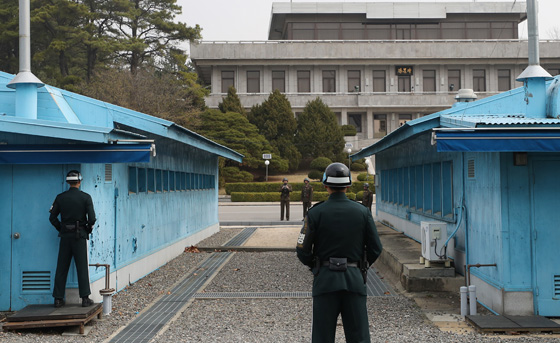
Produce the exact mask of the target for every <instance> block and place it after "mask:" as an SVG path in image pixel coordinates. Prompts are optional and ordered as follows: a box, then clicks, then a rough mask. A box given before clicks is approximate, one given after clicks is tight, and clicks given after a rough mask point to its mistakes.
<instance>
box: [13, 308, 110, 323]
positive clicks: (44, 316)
mask: <svg viewBox="0 0 560 343" xmlns="http://www.w3.org/2000/svg"><path fill="white" fill-rule="evenodd" d="M100 307H101V304H94V305H93V306H89V307H82V306H81V305H78V304H68V305H65V306H63V307H59V308H55V307H53V306H52V305H29V306H26V307H25V308H24V309H22V310H20V311H18V312H16V313H14V314H13V315H12V316H10V317H8V318H6V321H7V322H28V321H34V320H58V319H60V320H62V319H84V318H87V317H89V316H90V315H91V313H93V312H97V310H98V309H99V308H100Z"/></svg>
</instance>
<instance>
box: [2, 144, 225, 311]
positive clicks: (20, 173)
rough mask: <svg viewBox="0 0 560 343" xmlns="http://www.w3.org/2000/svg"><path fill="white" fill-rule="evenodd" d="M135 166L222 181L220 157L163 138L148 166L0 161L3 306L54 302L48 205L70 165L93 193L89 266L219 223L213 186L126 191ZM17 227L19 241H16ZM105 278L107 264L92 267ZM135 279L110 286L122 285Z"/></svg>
mask: <svg viewBox="0 0 560 343" xmlns="http://www.w3.org/2000/svg"><path fill="white" fill-rule="evenodd" d="M29 140H30V141H31V143H39V142H38V141H37V138H35V139H29ZM39 140H40V139H39ZM47 140H48V139H47ZM130 166H137V167H141V168H154V169H156V168H157V169H163V170H174V171H178V172H187V173H197V174H205V175H210V177H212V178H213V179H214V181H215V182H213V184H214V185H217V172H218V157H217V156H216V155H214V154H211V153H209V152H205V151H203V150H200V149H197V148H195V147H192V146H188V145H185V144H180V143H176V142H172V141H170V140H166V139H161V140H159V141H158V144H157V156H156V157H153V158H152V161H151V162H150V163H147V164H135V165H129V164H112V165H105V164H83V165H0V189H1V190H2V193H3V196H2V197H0V236H1V237H4V238H5V239H2V240H0V258H1V259H2V261H4V262H6V263H2V266H1V267H0V280H1V281H0V310H8V309H12V310H18V309H20V308H23V307H24V306H25V305H27V304H30V303H50V302H52V297H51V292H52V283H53V282H54V271H55V269H56V256H57V253H58V238H57V232H56V230H55V229H54V228H53V227H52V226H51V225H50V223H49V222H48V215H49V213H48V210H49V208H50V205H51V204H52V201H53V200H54V198H55V197H56V195H57V194H58V193H60V192H62V191H64V190H65V189H67V188H68V186H67V185H66V184H65V182H64V176H65V174H66V172H67V171H68V170H70V169H73V168H77V169H80V170H81V172H82V174H83V176H84V181H83V183H82V187H81V189H82V190H83V191H85V192H87V193H89V194H90V195H91V196H92V198H93V202H94V207H95V211H96V214H97V218H98V221H97V224H96V225H95V228H94V231H93V234H92V236H91V239H90V240H89V248H90V263H103V264H110V265H111V270H113V271H114V270H117V269H119V268H121V267H123V266H126V265H128V264H130V263H132V262H134V261H137V260H139V259H141V258H144V257H147V256H149V255H150V254H152V253H154V252H157V251H159V250H161V249H163V248H165V247H167V246H169V245H171V244H173V243H175V242H177V241H180V240H181V239H184V238H186V237H189V236H191V235H193V234H194V233H196V232H199V231H201V230H204V229H206V228H208V227H210V226H212V225H215V224H217V223H218V204H217V202H218V190H217V188H216V187H214V188H211V189H197V190H181V191H179V190H177V191H156V192H153V193H152V192H144V193H130V194H129V192H128V185H129V167H130ZM16 232H17V233H20V234H21V238H20V239H17V240H15V239H13V238H12V236H13V234H14V233H16ZM9 262H11V263H9ZM39 271H41V272H44V273H42V274H41V273H39ZM151 271H152V270H143V271H142V272H143V273H144V275H145V274H148V273H150V272H151ZM74 274H75V272H74V270H71V273H70V277H69V282H68V286H69V287H77V283H76V279H75V276H74ZM30 275H31V276H30ZM30 277H33V278H35V279H39V280H42V281H41V282H42V286H41V287H39V288H37V289H30V288H29V287H28V286H26V285H29V284H30V282H31V281H29V280H31V279H30ZM103 277H104V270H103V269H102V268H99V269H97V270H96V268H90V281H91V282H94V281H96V280H99V279H101V278H103ZM26 280H27V281H26ZM134 281H136V280H128V279H127V280H124V281H120V280H117V282H118V284H117V285H112V286H113V287H117V288H118V289H121V288H123V287H125V286H126V285H128V283H129V282H134ZM33 282H34V281H33Z"/></svg>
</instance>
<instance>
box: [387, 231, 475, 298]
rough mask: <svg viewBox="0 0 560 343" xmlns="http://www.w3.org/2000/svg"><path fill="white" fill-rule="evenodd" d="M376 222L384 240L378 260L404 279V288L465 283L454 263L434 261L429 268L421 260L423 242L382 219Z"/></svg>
mask: <svg viewBox="0 0 560 343" xmlns="http://www.w3.org/2000/svg"><path fill="white" fill-rule="evenodd" d="M376 226H377V231H378V232H379V237H380V239H381V243H382V244H383V252H382V253H381V256H379V260H378V261H379V263H382V264H383V265H385V266H386V267H387V268H385V269H386V270H387V271H389V272H391V273H392V274H393V278H394V279H396V280H400V283H401V285H402V287H403V288H404V290H406V291H408V292H423V291H434V292H436V291H450V292H456V291H458V289H459V287H461V286H464V285H465V278H464V277H463V276H461V275H456V273H455V269H454V268H453V267H451V268H445V267H444V266H443V264H441V265H440V264H432V267H431V268H425V267H424V265H423V264H420V256H422V247H421V244H420V243H418V242H416V241H415V240H413V239H411V238H409V237H407V236H406V235H404V234H403V233H401V232H397V231H395V230H393V229H391V228H389V227H387V226H385V225H383V224H382V223H376Z"/></svg>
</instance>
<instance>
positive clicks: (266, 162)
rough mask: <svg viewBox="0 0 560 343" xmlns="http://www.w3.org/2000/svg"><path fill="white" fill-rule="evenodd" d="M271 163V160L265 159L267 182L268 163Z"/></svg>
mask: <svg viewBox="0 0 560 343" xmlns="http://www.w3.org/2000/svg"><path fill="white" fill-rule="evenodd" d="M269 164H270V161H269V160H266V161H264V165H265V166H266V179H265V180H266V182H268V165H269Z"/></svg>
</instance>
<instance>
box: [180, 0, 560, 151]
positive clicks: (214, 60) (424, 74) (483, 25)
mask: <svg viewBox="0 0 560 343" xmlns="http://www.w3.org/2000/svg"><path fill="white" fill-rule="evenodd" d="M526 8H527V6H526V3H525V2H520V1H510V2H437V3H426V2H404V3H402V2H400V3H392V2H368V3H351V2H340V3H319V2H317V3H292V2H282V3H274V4H273V6H272V16H271V20H270V28H269V34H268V40H267V41H251V42H232V41H225V42H224V41H220V42H215V41H200V42H196V43H192V44H191V47H190V52H191V53H190V58H191V59H192V61H193V64H194V66H195V67H196V70H197V71H198V73H199V76H200V78H201V79H202V81H203V82H204V83H205V84H207V85H209V86H210V87H211V93H210V95H209V96H208V97H207V98H206V104H207V105H208V106H209V107H210V108H217V107H218V103H219V102H221V101H222V98H223V97H224V96H225V94H226V93H227V89H228V88H229V86H234V87H235V88H236V89H237V93H238V95H239V97H240V99H241V103H242V104H243V106H245V107H246V108H247V109H249V108H251V106H253V105H255V104H260V103H262V102H263V101H264V100H266V99H267V98H268V96H269V94H270V92H272V91H273V90H274V89H278V90H280V91H281V92H283V93H285V94H286V96H287V97H288V100H289V101H290V103H291V105H292V109H293V111H294V115H296V116H297V115H298V113H300V112H301V111H302V110H303V108H304V106H305V104H306V103H307V102H308V101H310V100H313V99H315V98H317V97H320V98H321V99H322V100H323V101H324V102H325V103H326V104H327V105H328V106H330V108H331V109H332V110H333V111H334V112H335V113H336V115H337V117H338V120H339V123H340V124H341V125H344V124H351V125H354V126H355V127H356V130H357V135H356V136H354V137H346V140H347V142H350V143H352V144H353V150H354V151H357V150H360V149H361V148H363V147H366V146H369V145H370V144H373V143H374V142H376V141H378V140H379V139H381V138H382V137H384V136H385V135H386V134H388V133H389V132H391V131H393V130H395V129H396V128H398V127H399V126H400V125H402V124H403V123H404V122H406V121H409V120H412V119H416V118H419V117H422V116H424V115H427V114H431V113H434V112H438V111H441V110H443V109H446V108H448V107H450V106H451V105H452V104H453V103H454V101H455V96H456V95H457V91H458V90H459V89H461V88H468V89H473V90H474V92H475V93H476V95H477V96H478V98H479V99H480V98H484V97H487V96H490V95H494V94H497V93H500V92H504V91H507V90H510V89H513V88H516V87H519V86H521V85H522V84H521V83H519V82H517V81H515V79H516V77H517V76H518V75H519V74H520V73H521V72H522V71H523V70H524V69H525V68H526V66H527V60H528V48H527V46H528V44H527V41H526V40H521V39H519V33H518V25H519V23H521V22H523V21H524V20H526ZM558 51H560V41H559V40H543V41H541V42H540V61H541V65H542V66H543V67H544V68H545V69H546V70H547V71H548V72H549V73H550V74H552V75H558V74H560V55H559V54H558Z"/></svg>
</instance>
